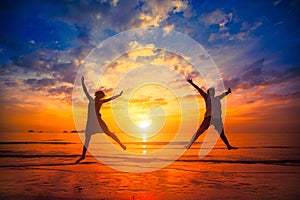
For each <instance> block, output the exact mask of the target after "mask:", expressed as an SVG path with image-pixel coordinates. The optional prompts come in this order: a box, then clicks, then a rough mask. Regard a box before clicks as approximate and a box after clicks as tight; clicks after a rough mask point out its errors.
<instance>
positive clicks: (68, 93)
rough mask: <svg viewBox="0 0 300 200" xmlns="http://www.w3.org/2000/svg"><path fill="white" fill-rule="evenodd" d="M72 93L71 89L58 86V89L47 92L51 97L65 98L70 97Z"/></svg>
mask: <svg viewBox="0 0 300 200" xmlns="http://www.w3.org/2000/svg"><path fill="white" fill-rule="evenodd" d="M72 91H73V87H68V86H60V87H58V88H51V89H49V90H48V91H47V92H48V93H49V94H51V95H60V94H65V95H66V96H68V97H71V95H72Z"/></svg>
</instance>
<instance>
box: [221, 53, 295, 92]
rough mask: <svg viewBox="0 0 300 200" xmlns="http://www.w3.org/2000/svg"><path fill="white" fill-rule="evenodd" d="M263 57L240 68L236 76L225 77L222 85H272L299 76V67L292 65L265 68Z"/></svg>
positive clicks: (290, 80) (247, 87) (237, 86)
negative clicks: (284, 68)
mask: <svg viewBox="0 0 300 200" xmlns="http://www.w3.org/2000/svg"><path fill="white" fill-rule="evenodd" d="M266 68H267V66H266V64H265V58H261V59H258V60H256V61H255V62H254V63H252V64H250V65H247V66H245V67H244V68H242V69H241V70H240V73H239V75H238V76H237V77H234V78H231V79H227V80H225V81H224V85H225V86H227V87H233V88H242V89H250V88H255V87H257V86H270V87H271V86H273V85H276V86H278V84H281V83H292V82H293V80H295V79H296V80H298V81H299V77H300V68H299V67H293V68H289V69H286V70H284V71H275V70H270V69H266ZM295 82H297V81H295Z"/></svg>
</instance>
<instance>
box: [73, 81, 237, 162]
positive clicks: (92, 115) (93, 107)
mask: <svg viewBox="0 0 300 200" xmlns="http://www.w3.org/2000/svg"><path fill="white" fill-rule="evenodd" d="M187 81H188V82H189V83H190V84H191V85H192V86H194V87H195V88H196V89H197V90H198V92H199V93H200V95H201V96H202V97H203V98H204V100H205V105H206V112H205V116H204V120H203V122H202V123H201V125H200V127H199V129H198V130H197V132H196V133H195V134H194V136H193V137H192V139H191V141H190V142H189V144H188V145H187V146H185V147H186V148H187V149H189V148H190V147H191V145H192V144H193V143H194V142H195V141H196V140H197V138H198V137H199V136H200V135H201V134H202V133H203V132H204V131H205V130H207V129H208V128H209V126H210V125H214V127H215V129H216V130H217V131H218V132H219V134H220V137H221V139H222V140H223V142H224V143H225V144H226V146H227V149H228V150H231V149H238V148H237V147H233V146H231V145H230V144H229V142H228V140H227V138H226V136H225V133H224V128H223V122H222V118H221V114H222V113H221V102H220V100H221V99H222V98H223V97H225V96H226V95H228V94H230V93H231V90H230V88H229V89H228V91H227V92H224V93H223V94H221V95H220V96H216V97H215V89H214V88H209V89H208V90H207V93H205V92H204V91H203V90H202V89H201V88H199V87H198V86H197V85H196V84H194V83H193V81H192V79H188V80H187ZM81 84H82V88H83V91H84V93H85V95H86V97H87V98H88V100H89V104H88V118H87V124H86V130H85V142H84V145H83V149H82V155H81V157H80V158H79V159H78V160H77V161H76V163H79V162H80V161H81V160H83V159H85V154H86V151H87V149H88V146H89V143H90V139H91V136H92V135H93V134H95V133H101V132H104V133H105V134H106V135H108V136H110V137H111V138H112V139H113V140H115V141H116V142H117V143H118V144H119V145H120V146H121V147H122V149H124V150H126V146H125V145H124V144H122V142H121V141H120V140H119V138H118V137H117V136H116V135H115V134H114V133H113V132H111V131H110V130H109V129H108V127H107V125H106V123H105V122H104V121H103V119H102V118H101V114H100V113H99V111H100V108H101V106H102V104H103V103H106V102H109V101H111V100H114V99H116V98H118V97H120V96H121V95H122V94H123V91H122V92H120V93H119V94H118V95H116V96H112V97H110V98H107V99H103V98H104V97H105V94H104V92H103V91H101V90H100V91H96V92H95V97H94V98H93V97H92V96H91V95H90V94H89V93H88V91H87V88H86V86H85V84H84V77H82V78H81Z"/></svg>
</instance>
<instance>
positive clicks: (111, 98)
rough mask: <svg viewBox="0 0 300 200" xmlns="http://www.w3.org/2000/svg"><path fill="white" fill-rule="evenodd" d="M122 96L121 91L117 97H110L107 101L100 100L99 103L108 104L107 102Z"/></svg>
mask: <svg viewBox="0 0 300 200" xmlns="http://www.w3.org/2000/svg"><path fill="white" fill-rule="evenodd" d="M122 94H123V91H121V92H120V93H119V94H118V95H115V96H112V97H110V98H108V99H103V100H101V101H102V102H103V103H106V102H108V101H111V100H114V99H116V98H118V97H120V96H121V95H122Z"/></svg>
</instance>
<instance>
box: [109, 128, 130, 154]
mask: <svg viewBox="0 0 300 200" xmlns="http://www.w3.org/2000/svg"><path fill="white" fill-rule="evenodd" d="M104 133H105V134H106V135H108V136H109V137H111V138H112V139H113V140H114V141H116V142H117V143H118V144H119V145H120V146H121V147H122V149H124V150H126V146H125V145H124V144H122V142H121V141H120V140H119V138H118V137H117V136H116V135H115V134H114V133H112V132H110V131H105V132H104Z"/></svg>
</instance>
